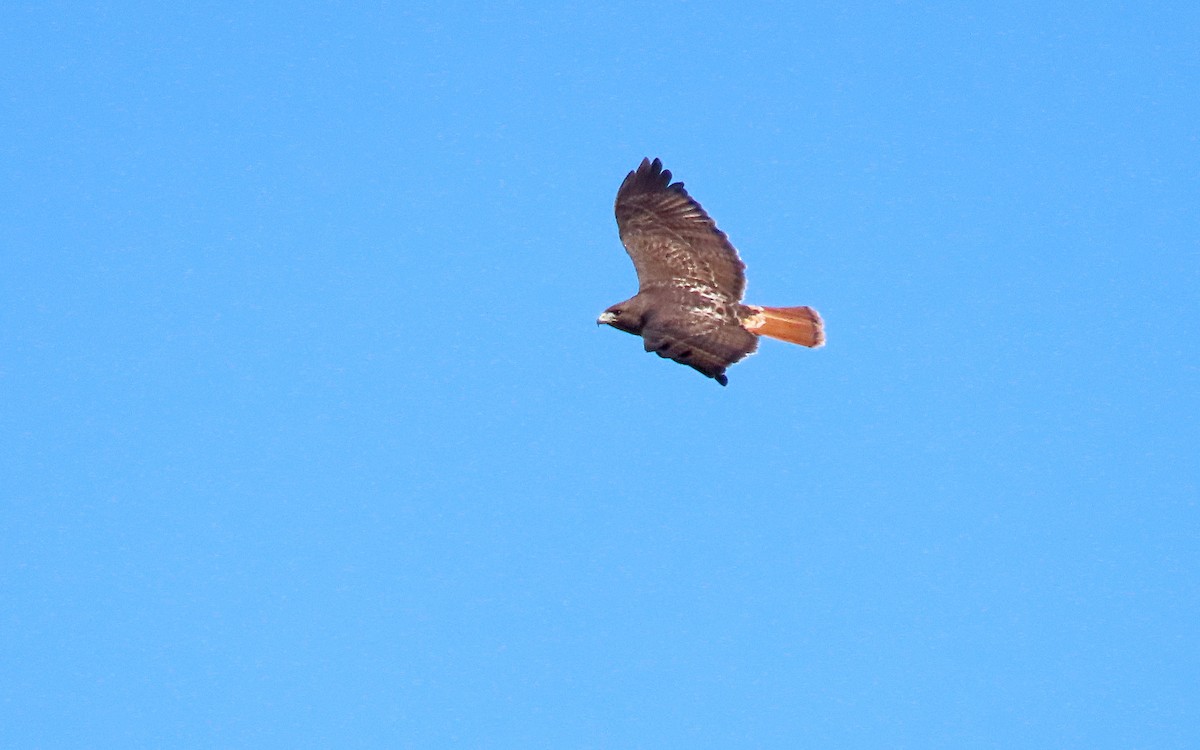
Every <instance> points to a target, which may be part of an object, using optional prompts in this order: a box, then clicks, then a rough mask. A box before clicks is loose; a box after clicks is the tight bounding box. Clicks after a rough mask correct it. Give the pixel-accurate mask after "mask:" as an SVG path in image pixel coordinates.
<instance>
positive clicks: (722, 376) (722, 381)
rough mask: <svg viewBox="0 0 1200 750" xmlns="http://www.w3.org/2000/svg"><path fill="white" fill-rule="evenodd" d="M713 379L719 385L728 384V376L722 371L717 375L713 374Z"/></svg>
mask: <svg viewBox="0 0 1200 750" xmlns="http://www.w3.org/2000/svg"><path fill="white" fill-rule="evenodd" d="M713 380H715V381H717V382H718V383H720V384H721V385H729V378H727V377H725V373H723V372H722V373H720V374H718V375H713Z"/></svg>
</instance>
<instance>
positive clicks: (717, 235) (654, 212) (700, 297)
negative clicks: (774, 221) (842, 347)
mask: <svg viewBox="0 0 1200 750" xmlns="http://www.w3.org/2000/svg"><path fill="white" fill-rule="evenodd" d="M616 213H617V227H618V229H619V231H620V234H621V242H622V243H623V244H624V245H625V250H626V251H627V252H628V253H629V257H630V258H632V259H633V265H634V268H636V269H637V276H638V293H637V294H636V295H635V296H633V297H632V298H630V299H628V300H626V301H625V302H621V303H618V304H616V305H613V306H612V307H610V308H608V310H606V311H605V312H604V314H603V315H601V316H600V320H599V322H600V323H607V324H609V325H611V326H613V327H614V328H619V329H621V330H622V331H627V332H629V333H633V334H636V335H640V336H641V337H642V338H643V339H644V341H645V346H646V351H648V352H655V353H657V354H658V355H659V356H660V357H668V358H670V359H673V360H675V361H676V362H680V363H682V364H685V365H688V366H690V367H693V368H695V369H696V370H698V371H700V372H701V373H703V374H705V375H707V376H708V377H710V378H714V379H716V380H717V382H719V383H720V384H721V385H725V384H726V382H727V379H726V377H725V368H726V367H728V366H729V365H731V364H733V363H735V362H737V361H739V360H741V359H742V358H744V357H745V356H746V355H748V354H750V353H751V352H753V351H754V350H755V349H756V348H758V336H759V335H766V336H772V337H774V338H782V339H784V340H786V341H792V342H793V343H797V344H803V345H805V346H820V345H821V344H822V343H823V342H824V333H823V331H822V324H821V318H820V316H818V315H817V313H816V311H815V310H812V309H811V308H808V307H787V308H770V307H766V308H764V307H757V306H753V305H744V304H742V294H743V293H744V292H745V290H746V277H745V273H744V271H745V268H746V266H745V264H743V263H742V260H741V258H739V257H738V254H737V250H735V249H734V247H733V245H731V244H730V243H729V239H728V238H727V237H726V236H725V233H724V232H722V231H721V230H719V229H717V225H716V223H715V222H713V220H712V219H711V218H709V216H708V214H706V213H705V212H704V209H703V208H701V207H700V204H699V203H697V202H696V201H694V200H693V199H692V198H691V196H689V195H688V193H687V191H686V190H684V188H683V183H681V182H676V183H671V173H670V172H669V171H667V170H664V169H663V168H662V162H660V161H659V160H658V159H655V160H654V161H653V162H651V161H650V160H649V159H643V160H642V163H641V165H640V166H639V167H638V168H637V170H636V171H633V172H630V173H629V176H627V177H626V178H625V181H624V182H623V183H621V188H620V190H618V191H617V205H616Z"/></svg>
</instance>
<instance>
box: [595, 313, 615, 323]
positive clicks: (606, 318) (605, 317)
mask: <svg viewBox="0 0 1200 750" xmlns="http://www.w3.org/2000/svg"><path fill="white" fill-rule="evenodd" d="M616 319H617V316H616V315H613V314H612V313H610V312H604V313H601V314H600V317H599V318H596V325H604V324H608V325H612V322H613V321H614V320H616Z"/></svg>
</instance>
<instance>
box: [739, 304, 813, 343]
mask: <svg viewBox="0 0 1200 750" xmlns="http://www.w3.org/2000/svg"><path fill="white" fill-rule="evenodd" d="M747 307H748V308H750V313H751V314H750V315H749V316H748V317H747V318H746V319H745V320H743V321H742V325H743V326H745V328H746V330H747V331H749V332H750V333H753V334H755V335H756V336H769V337H771V338H773V339H779V340H780V341H787V342H790V343H792V344H799V345H800V346H812V347H817V346H821V345H822V344H824V343H825V324H824V323H823V322H822V321H821V316H820V315H818V314H817V311H816V310H814V309H812V308H811V307H759V306H757V305H747Z"/></svg>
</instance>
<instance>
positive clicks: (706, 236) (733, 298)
mask: <svg viewBox="0 0 1200 750" xmlns="http://www.w3.org/2000/svg"><path fill="white" fill-rule="evenodd" d="M616 212H617V228H618V229H619V230H620V233H621V242H622V243H623V244H624V245H625V250H626V252H628V253H629V257H630V258H632V259H633V265H634V268H636V269H637V275H638V285H639V288H640V289H639V291H642V292H645V291H649V290H651V289H656V288H662V287H665V286H674V287H677V288H681V289H686V290H688V291H691V292H694V293H696V294H698V295H700V296H701V297H703V298H707V301H708V302H709V303H710V304H711V303H718V302H719V303H724V304H734V303H737V302H739V301H740V300H741V299H742V294H743V293H745V290H746V277H745V274H744V271H745V268H746V266H745V264H743V263H742V260H741V258H739V257H738V254H737V250H735V249H734V248H733V245H731V244H729V239H728V238H727V237H726V236H725V233H724V232H722V231H721V230H720V229H717V225H716V223H715V222H714V221H713V220H712V219H711V218H709V215H708V214H706V213H705V212H704V209H703V208H701V207H700V204H699V203H697V202H696V201H694V200H692V198H691V196H689V195H688V193H687V191H686V190H684V189H683V183H682V182H676V183H674V184H672V183H671V172H670V171H669V170H665V169H663V168H662V162H661V161H659V160H658V159H655V160H654V161H650V160H649V159H643V160H642V163H641V165H640V166H638V168H637V169H636V170H635V171H633V172H630V173H629V176H628V177H626V178H625V181H624V182H623V183H621V189H620V190H618V191H617V205H616Z"/></svg>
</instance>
